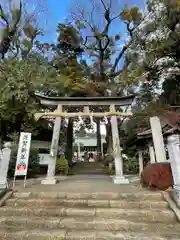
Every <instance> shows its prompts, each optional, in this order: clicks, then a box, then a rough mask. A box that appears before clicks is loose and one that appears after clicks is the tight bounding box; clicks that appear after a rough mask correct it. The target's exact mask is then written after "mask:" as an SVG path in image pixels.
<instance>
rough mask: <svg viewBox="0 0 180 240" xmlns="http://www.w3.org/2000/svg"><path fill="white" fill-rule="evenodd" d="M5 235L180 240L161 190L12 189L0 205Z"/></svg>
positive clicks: (33, 239)
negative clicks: (43, 190) (102, 191)
mask: <svg viewBox="0 0 180 240" xmlns="http://www.w3.org/2000/svg"><path fill="white" fill-rule="evenodd" d="M0 223H1V224H0V239H3V240H25V239H26V240H50V239H51V240H81V239H84V240H105V239H107V240H125V239H126V240H128V239H129V240H179V239H180V224H179V222H178V221H177V219H176V215H175V214H174V212H172V211H171V210H170V209H169V208H168V203H167V202H165V201H164V200H163V198H162V195H161V193H159V192H155V193H151V192H149V193H148V192H147V193H144V192H139V193H114V192H113V193H108V192H106V193H100V192H99V193H72V192H69V193H63V192H58V193H56V192H33V193H29V192H27V193H26V192H24V193H14V195H13V198H11V199H9V200H7V201H6V204H5V205H4V206H3V207H1V208H0Z"/></svg>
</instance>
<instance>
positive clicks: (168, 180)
mask: <svg viewBox="0 0 180 240" xmlns="http://www.w3.org/2000/svg"><path fill="white" fill-rule="evenodd" d="M141 185H142V186H143V187H150V188H157V189H159V190H166V189H168V188H169V187H172V186H173V177H172V172H171V166H170V163H153V164H148V165H147V166H146V167H145V168H144V170H143V171H142V173H141Z"/></svg>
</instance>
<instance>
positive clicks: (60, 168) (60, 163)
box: [56, 156, 69, 175]
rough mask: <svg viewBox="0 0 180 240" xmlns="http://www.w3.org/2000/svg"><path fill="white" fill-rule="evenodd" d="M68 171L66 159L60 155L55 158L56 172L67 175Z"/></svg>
mask: <svg viewBox="0 0 180 240" xmlns="http://www.w3.org/2000/svg"><path fill="white" fill-rule="evenodd" d="M68 172H69V165H68V160H67V159H66V158H65V157H64V156H61V157H59V158H57V160H56V173H58V174H59V173H63V174H65V175H67V174H68Z"/></svg>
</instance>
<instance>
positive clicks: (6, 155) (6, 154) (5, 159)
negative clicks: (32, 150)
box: [0, 142, 11, 189]
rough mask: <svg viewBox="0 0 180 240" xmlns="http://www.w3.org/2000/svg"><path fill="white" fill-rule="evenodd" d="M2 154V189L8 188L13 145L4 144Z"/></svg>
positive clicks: (0, 179) (0, 186) (0, 184)
mask: <svg viewBox="0 0 180 240" xmlns="http://www.w3.org/2000/svg"><path fill="white" fill-rule="evenodd" d="M0 151H1V154H0V189H6V188H7V174H8V168H9V161H10V158H11V143H10V142H7V143H5V144H4V148H3V149H2V150H0Z"/></svg>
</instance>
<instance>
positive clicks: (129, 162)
mask: <svg viewBox="0 0 180 240" xmlns="http://www.w3.org/2000/svg"><path fill="white" fill-rule="evenodd" d="M123 164H124V172H125V173H126V174H137V173H138V172H139V163H138V158H137V157H136V156H133V157H131V158H128V159H124V160H123Z"/></svg>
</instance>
